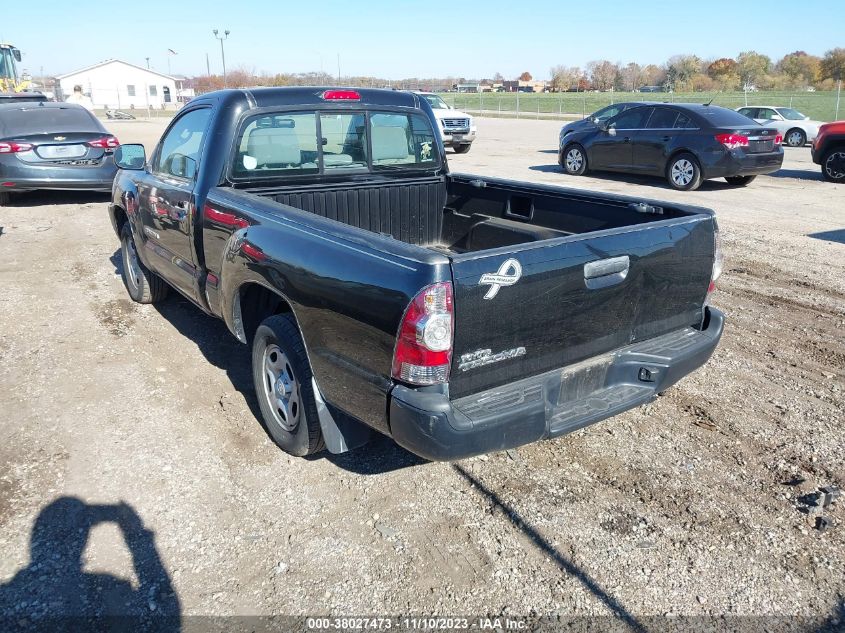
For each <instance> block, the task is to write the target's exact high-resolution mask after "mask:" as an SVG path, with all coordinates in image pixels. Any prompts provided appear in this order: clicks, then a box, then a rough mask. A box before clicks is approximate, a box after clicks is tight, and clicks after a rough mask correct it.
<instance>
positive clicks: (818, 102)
mask: <svg viewBox="0 0 845 633" xmlns="http://www.w3.org/2000/svg"><path fill="white" fill-rule="evenodd" d="M441 96H442V97H443V98H444V99H445V100H446V102H447V103H449V104H452V105H454V106H455V107H456V108H458V109H463V110H469V111H473V112H486V113H490V114H493V115H494V116H495V115H496V114H497V113H499V112H501V113H502V115H503V116H515V114H513V113H515V112H516V111H517V93H513V92H511V93H503V92H497V93H491V92H487V93H481V94H469V93H462V94H457V93H446V94H441ZM745 98H746V95H745V93H743V92H692V93H672V94H669V93H665V92H655V93H642V92H613V93H611V92H581V93H575V92H563V93H549V94H529V93H520V94H519V95H518V99H519V107H518V110H519V116H520V117H522V116H525V117H528V118H531V117H540V118H549V117H557V116H560V117H561V118H573V116H578V117H581V116H584V115H586V114H590V113H591V112H595V111H596V110H598V109H599V108H602V107H604V106H606V105H609V104H611V103H615V102H618V101H667V102H679V103H706V102H708V101H709V100H710V99H713V103H714V104H716V105H720V106H724V107H726V108H732V109H733V108H738V107H740V106H744V105H745V104H746V100H745ZM748 105H780V106H790V107H793V108H795V109H796V110H799V111H800V112H803V113H804V114H806V115H807V116H809V117H810V118H811V119H816V120H819V121H833V120H835V119H836V118H837V117H836V92H794V91H789V92H749V93H748ZM567 115H568V116H567ZM838 118H840V119H845V95H843V97H842V101H841V103H840V105H839V117H838Z"/></svg>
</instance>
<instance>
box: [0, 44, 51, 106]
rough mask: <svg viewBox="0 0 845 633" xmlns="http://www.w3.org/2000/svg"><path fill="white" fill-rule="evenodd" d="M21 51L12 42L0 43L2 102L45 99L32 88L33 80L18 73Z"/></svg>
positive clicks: (0, 88) (0, 91) (0, 95)
mask: <svg viewBox="0 0 845 633" xmlns="http://www.w3.org/2000/svg"><path fill="white" fill-rule="evenodd" d="M19 61H21V52H20V50H18V49H17V48H15V47H14V46H13V45H11V44H3V43H0V103H3V102H6V101H8V100H14V101H44V100H46V98H47V97H46V96H45V95H44V94H42V93H41V92H37V91H34V90H33V89H32V80H31V79H30V78H28V77H21V76H20V75H19V74H18V65H17V63H18V62H19Z"/></svg>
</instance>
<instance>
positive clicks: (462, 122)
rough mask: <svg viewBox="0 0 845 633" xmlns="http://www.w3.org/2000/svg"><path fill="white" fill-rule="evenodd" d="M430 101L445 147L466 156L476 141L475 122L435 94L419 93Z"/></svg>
mask: <svg viewBox="0 0 845 633" xmlns="http://www.w3.org/2000/svg"><path fill="white" fill-rule="evenodd" d="M418 94H419V95H420V96H421V97H423V98H424V99H425V100H426V101H428V103H429V105H430V106H431V109H432V110H434V116H435V117H436V118H437V122H438V123H439V125H438V128H437V129H438V130H439V132H440V138H442V139H443V145H445V146H446V147H451V148H452V149H453V150H455V153H456V154H466V153H467V152H468V151H469V148H470V146H471V145H472V142H473V141H474V140H475V132H476V128H475V121H473V119H472V117H471V116H470V115H468V114H467V113H465V112H461V111H460V110H455V108H453V107H452V106H450V105H449V104H448V103H446V102H445V101H443V99H441V98H440V97H439V96H438V95H436V94H434V93H433V92H420V93H418Z"/></svg>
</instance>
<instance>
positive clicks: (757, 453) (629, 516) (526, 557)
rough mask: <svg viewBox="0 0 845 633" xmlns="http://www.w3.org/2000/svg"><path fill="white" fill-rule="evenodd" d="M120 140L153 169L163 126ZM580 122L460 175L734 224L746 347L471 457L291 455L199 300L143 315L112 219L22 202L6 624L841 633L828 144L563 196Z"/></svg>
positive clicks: (844, 612) (734, 323) (2, 484)
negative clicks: (452, 624)
mask: <svg viewBox="0 0 845 633" xmlns="http://www.w3.org/2000/svg"><path fill="white" fill-rule="evenodd" d="M108 125H109V126H110V127H111V129H113V131H114V132H116V133H117V135H118V136H119V138H120V139H121V140H122V141H124V142H130V141H133V140H137V141H141V142H145V143H146V144H147V147H148V148H151V147H152V145H153V143H154V139H156V138H157V137H158V135H159V134H160V133H161V131H162V129H163V123H160V122H150V123H147V122H127V123H111V122H110V123H108ZM558 128H559V124H557V123H554V122H548V121H526V120H520V121H515V120H504V119H488V120H483V119H482V120H480V122H479V134H480V138H479V140H478V141H477V142H476V144H475V145H474V146H473V148H472V150H471V151H470V153H468V154H466V155H462V156H456V155H452V154H450V155H449V161H450V165H451V167H452V169H453V170H454V171H466V172H470V173H479V174H484V175H490V176H504V177H510V178H517V179H524V180H532V181H537V182H546V183H552V184H559V185H567V186H573V187H581V188H586V189H594V190H601V191H615V192H620V193H625V194H628V195H635V196H636V195H642V196H645V197H653V198H658V199H660V198H663V199H667V200H676V201H683V202H689V203H691V204H699V205H703V206H707V207H710V208H713V209H714V210H716V212H717V214H718V218H719V223H720V226H721V227H722V231H723V236H724V241H725V251H726V258H727V259H726V265H725V273H724V276H723V277H722V280H721V281H720V283H719V288H718V290H717V292H716V295H715V300H714V303H715V304H716V305H717V306H718V307H720V308H721V309H723V310H724V311H725V312H726V313H727V314H728V317H729V325H728V327H727V329H726V332H725V335H724V337H723V339H722V344H721V346H720V347H719V349H718V350H717V351H716V353H715V355H714V357H713V358H712V360H711V361H710V363H709V364H708V365H707V366H706V368H705V369H703V370H701V371H699V372H698V373H696V374H694V375H692V376H690V377H688V378H687V379H685V380H684V381H682V382H681V383H680V384H679V385H678V386H676V387H675V388H673V389H671V390H670V391H668V392H667V393H666V394H665V396H663V397H661V398H659V399H658V400H657V401H655V402H654V403H652V404H650V405H648V406H645V407H641V408H638V409H635V410H633V411H630V412H628V413H626V414H624V415H621V416H617V417H615V418H613V419H610V420H607V421H605V422H603V423H600V424H597V425H594V426H592V427H589V428H588V429H585V430H583V431H580V432H578V433H575V434H573V435H570V436H567V437H564V438H560V439H557V440H553V441H546V442H542V443H538V444H534V445H531V446H526V447H523V448H520V449H518V450H515V451H508V452H506V453H496V454H492V455H489V456H484V457H478V458H473V459H469V460H465V461H461V462H457V463H453V464H448V463H425V462H422V461H420V460H419V459H417V458H415V457H414V456H412V455H410V454H408V453H407V452H405V451H403V450H402V449H400V448H398V447H397V446H396V445H395V444H393V443H392V442H391V441H389V440H387V439H379V440H376V441H374V442H373V443H371V444H370V445H368V446H365V447H363V448H361V449H359V450H357V451H354V452H352V453H349V454H345V455H340V456H332V455H329V454H323V455H319V456H316V457H314V458H311V459H296V458H291V457H288V456H287V455H286V454H284V453H282V452H281V451H279V450H278V449H276V448H275V446H274V445H273V444H272V443H271V441H270V440H269V439H268V437H267V436H266V434H265V433H264V431H263V430H262V428H261V426H260V425H259V424H258V422H257V421H256V420H255V417H254V415H253V411H254V410H257V403H256V401H255V399H254V396H253V394H252V392H251V379H250V372H249V364H248V363H249V361H248V354H247V350H246V348H244V347H243V346H241V345H240V344H239V343H238V342H237V341H236V340H235V339H234V338H233V337H232V336H231V335H230V334H229V333H228V332H227V330H226V329H225V327H224V326H223V324H222V323H221V322H217V321H215V320H213V319H211V318H208V317H206V316H204V315H203V314H201V313H200V312H199V311H198V310H196V309H194V308H193V307H191V306H190V305H189V304H188V303H187V302H186V301H184V300H182V299H180V298H178V297H171V298H170V299H168V300H167V301H166V302H164V303H163V304H161V305H160V306H156V307H153V306H140V305H136V304H133V303H132V302H131V301H130V300H129V299H128V296H127V295H126V292H125V290H124V288H123V286H122V284H121V281H120V277H119V274H118V269H117V266H118V265H119V263H118V259H117V257H116V252H117V246H118V243H117V239H116V238H115V236H114V234H113V232H112V230H111V227H110V225H109V221H108V218H107V214H106V205H107V200H108V196H105V195H88V194H64V193H33V194H27V195H25V196H21V197H20V198H18V199H16V200H15V201H14V202H13V203H12V205H11V206H9V207H5V208H0V227H2V235H0V288H2V292H0V333H1V334H0V412H2V415H0V419H2V423H0V613H2V614H4V615H11V616H13V618H16V619H17V620H16V621H18V622H24V623H25V618H28V617H31V616H34V615H35V616H37V615H39V614H57V613H61V612H62V611H63V610H71V611H76V612H84V613H90V612H94V611H96V610H98V609H100V610H102V609H106V610H111V612H122V613H173V614H177V613H178V614H181V615H182V616H191V615H219V616H230V615H266V614H296V615H304V614H334V615H344V614H346V615H349V614H358V615H360V614H373V613H377V614H393V615H396V614H407V613H417V614H421V613H434V614H441V615H448V614H464V615H469V614H518V615H528V614H534V615H559V616H564V617H569V616H577V615H606V614H613V615H617V616H620V617H621V618H622V620H621V621H622V623H623V624H625V625H626V626H628V627H630V628H633V629H639V630H642V629H652V630H658V629H659V628H660V627H659V626H658V625H657V624H655V622H656V621H655V620H653V619H649V617H650V616H662V615H664V614H675V615H691V616H698V615H710V616H713V615H757V616H760V615H768V616H805V617H810V618H818V619H820V621H826V622H827V623H828V625H829V626H832V627H834V628H836V627H838V626H841V625H842V624H841V620H839V619H837V618H840V619H841V618H843V616H845V546H843V545H845V510H844V509H843V508H845V498H843V499H840V501H839V502H838V503H836V504H834V505H833V506H831V508H830V509H829V511H828V512H827V513H826V515H825V516H826V517H827V518H828V519H829V520H830V522H831V524H832V527H830V528H829V529H827V530H826V531H823V532H822V531H820V530H818V529H816V528H815V521H816V519H817V518H818V517H817V515H813V514H807V512H808V507H807V503H806V502H807V495H810V494H812V493H813V492H814V491H816V490H817V489H818V488H819V487H820V486H825V485H830V484H835V485H838V486H842V485H843V484H845V448H843V446H845V425H843V417H845V414H843V410H845V187H841V186H840V187H837V186H834V185H831V184H828V183H824V182H822V181H821V178H820V174H819V171H818V168H817V166H816V165H813V164H812V162H811V161H810V152H809V148H804V149H789V148H787V150H786V154H787V157H786V161H785V164H784V169H783V170H781V171H780V172H778V173H777V174H775V175H773V176H763V177H759V178H758V179H757V180H756V181H755V182H754V183H752V184H751V185H749V186H748V187H747V188H744V189H734V188H730V187H728V186H727V185H725V184H724V183H721V182H708V183H706V184H705V185H704V186H703V187H702V188H701V189H700V190H699V191H697V192H693V193H679V192H674V191H672V190H670V189H669V188H668V187H667V186H666V185H664V184H663V182H662V181H660V180H658V179H649V178H639V177H632V176H608V175H604V176H600V177H599V176H597V177H581V178H574V177H567V176H564V175H563V174H562V173H561V172H560V168H559V167H558V166H557V165H556V159H557V156H556V152H555V147H556V139H557V130H558ZM36 527H37V529H36ZM83 598H84V599H83ZM86 599H87V602H86V601H85V600H86ZM68 605H70V606H68ZM104 605H105V606H104ZM761 621H762V620H761ZM766 621H767V622H770V623H774V622H791V620H787V619H781V620H778V619H777V618H773V619H770V620H766ZM186 622H187V620H186ZM657 622H659V621H657Z"/></svg>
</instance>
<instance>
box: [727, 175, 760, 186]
mask: <svg viewBox="0 0 845 633" xmlns="http://www.w3.org/2000/svg"><path fill="white" fill-rule="evenodd" d="M756 177H757V176H727V177H726V178H725V180H727V181H728V184H729V185H733V186H734V187H744V186H745V185H747V184H749V183H751V182H753V181H754V179H755V178H756Z"/></svg>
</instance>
